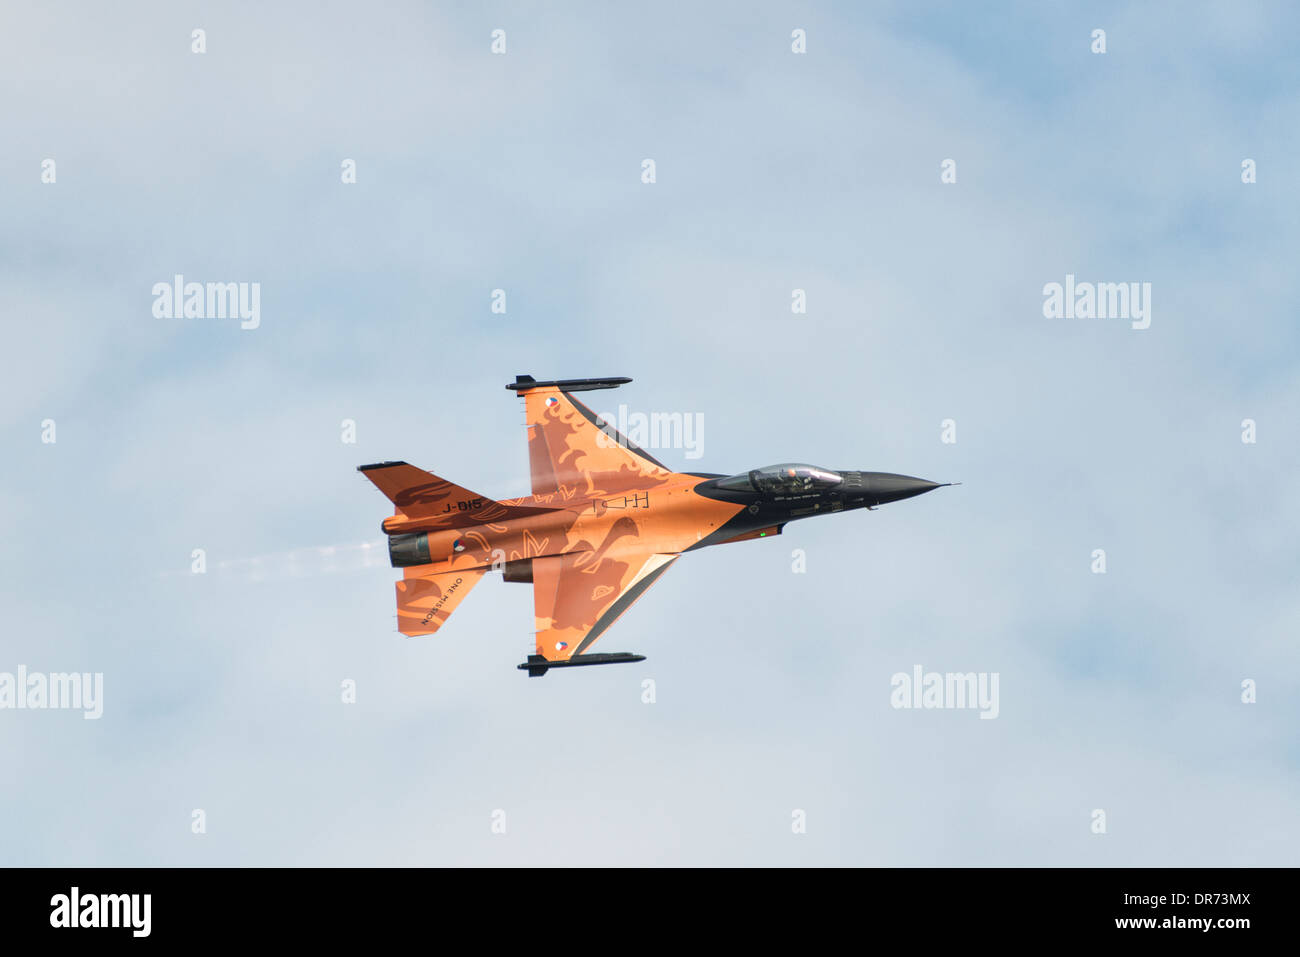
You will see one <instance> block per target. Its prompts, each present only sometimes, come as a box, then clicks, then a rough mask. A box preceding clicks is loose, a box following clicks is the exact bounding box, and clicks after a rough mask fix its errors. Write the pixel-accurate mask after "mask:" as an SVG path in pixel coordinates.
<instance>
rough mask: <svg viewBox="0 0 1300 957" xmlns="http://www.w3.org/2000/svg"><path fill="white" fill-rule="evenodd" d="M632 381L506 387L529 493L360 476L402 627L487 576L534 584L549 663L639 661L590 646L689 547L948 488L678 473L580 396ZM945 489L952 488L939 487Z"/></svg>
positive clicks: (813, 474)
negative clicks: (379, 495)
mask: <svg viewBox="0 0 1300 957" xmlns="http://www.w3.org/2000/svg"><path fill="white" fill-rule="evenodd" d="M631 381H632V380H631V379H628V378H613V379H566V380H560V381H552V382H538V381H536V380H535V379H533V378H532V377H531V376H524V375H521V376H518V377H516V379H515V381H514V382H512V383H511V384H510V385H508V386H506V388H507V389H512V390H514V391H515V392H516V393H517V394H518V395H519V396H520V397H521V398H522V399H523V400H524V406H525V409H526V413H527V421H528V462H529V466H530V468H531V471H532V481H533V494H532V495H526V496H524V497H522V498H516V499H505V500H502V501H499V502H498V501H494V500H493V499H490V498H488V497H486V496H484V495H479V494H477V493H475V492H471V491H470V490H469V489H466V488H462V487H461V486H459V485H453V484H452V483H451V482H448V481H447V480H446V479H443V478H439V477H438V476H436V475H433V474H431V473H429V472H424V471H421V470H420V469H417V468H415V467H414V466H412V465H407V464H406V463H405V462H381V463H378V464H376V465H363V466H361V467H360V469H359V471H360V472H362V473H363V474H364V475H365V477H366V478H368V479H370V481H371V482H373V483H374V484H375V485H376V486H377V487H378V489H379V490H380V491H381V492H383V493H384V494H385V495H387V496H388V498H389V499H391V500H392V502H393V505H394V506H395V511H394V513H393V515H392V516H391V517H390V518H387V519H385V520H384V522H383V529H384V532H385V533H386V534H387V535H388V553H389V556H390V558H391V559H392V563H393V567H394V568H402V569H404V570H405V571H404V573H403V575H404V577H403V578H402V580H401V581H399V582H398V583H397V623H398V630H399V631H401V633H402V634H404V635H411V636H417V635H432V634H433V633H434V632H436V631H437V630H438V629H439V628H441V627H442V626H443V624H444V623H445V622H446V621H447V619H448V617H450V615H451V613H452V612H453V611H455V610H456V606H457V605H459V604H460V603H461V601H462V600H463V599H464V598H465V596H466V595H467V594H469V591H470V589H471V588H473V587H474V586H475V585H476V584H478V582H479V580H480V579H481V578H482V577H483V576H484V575H485V574H487V573H488V572H489V571H494V570H500V571H501V572H502V573H503V576H504V578H505V580H506V581H508V582H530V583H532V586H533V603H534V609H535V612H536V618H537V622H536V627H537V651H536V654H532V655H529V656H528V661H526V662H525V663H524V664H521V665H519V668H520V669H521V670H524V671H527V672H528V674H529V675H531V676H538V675H544V674H545V673H546V672H547V670H548V669H551V668H560V667H572V666H575V665H602V664H614V663H618V662H628V661H644V660H645V659H644V657H643V656H641V655H633V654H629V653H627V652H616V653H612V654H597V653H593V652H592V651H591V647H592V645H593V644H595V642H596V640H597V639H598V638H600V637H601V635H603V634H604V633H605V631H606V629H608V628H609V626H610V625H612V624H613V623H614V622H615V621H616V620H617V619H618V617H619V616H620V615H622V614H623V612H625V611H627V610H628V608H630V607H631V605H632V603H633V602H635V601H636V600H637V599H638V598H640V597H641V595H642V594H644V592H645V591H646V589H647V588H649V587H650V586H651V585H653V584H654V583H655V582H656V581H657V580H658V578H659V576H660V575H662V574H663V573H664V572H665V571H667V570H668V566H669V565H671V564H672V563H673V562H675V561H676V560H677V559H678V558H679V557H680V556H681V554H682V553H683V552H689V551H692V550H693V549H696V548H703V547H704V546H706V545H721V544H724V543H727V542H743V541H747V540H749V539H752V538H765V537H767V536H770V535H779V534H781V530H782V529H783V528H784V527H785V525H786V523H787V522H790V521H793V520H795V519H799V518H809V517H810V516H813V515H824V514H828V513H833V512H846V511H849V510H850V509H857V508H875V507H876V506H877V505H882V504H884V503H886V502H896V501H899V500H900V499H905V498H911V497H912V496H913V495H920V494H921V493H922V492H928V491H930V490H931V489H934V488H939V487H940V483H937V482H927V481H926V480H925V479H918V478H911V477H910V476H906V475H895V474H893V473H889V472H846V471H833V470H831V469H823V468H817V467H815V466H811V465H797V464H785V465H774V466H771V467H769V468H761V469H754V470H752V471H749V472H742V473H741V474H739V475H731V476H726V475H720V474H712V473H702V472H675V471H673V470H672V469H670V468H669V467H668V466H666V465H664V464H663V463H662V462H660V461H659V460H658V459H656V458H655V457H654V456H652V455H650V454H649V453H648V452H646V451H645V450H644V449H641V448H638V447H637V446H636V445H634V444H633V443H632V442H630V441H629V440H628V439H627V438H626V437H625V436H623V435H622V434H621V433H619V432H618V431H617V430H615V429H614V428H613V427H612V426H610V425H608V424H607V423H605V422H604V420H602V419H601V418H599V417H598V416H597V415H596V414H595V413H593V412H592V411H591V410H590V409H588V408H587V407H586V406H585V405H583V404H582V403H581V402H579V401H578V400H577V399H576V398H574V395H573V394H574V393H575V392H585V391H589V390H592V389H614V388H617V387H618V386H620V385H623V384H624V383H627V382H631ZM943 484H949V483H943Z"/></svg>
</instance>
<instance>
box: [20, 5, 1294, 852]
mask: <svg viewBox="0 0 1300 957" xmlns="http://www.w3.org/2000/svg"><path fill="white" fill-rule="evenodd" d="M134 9H135V12H134V13H133V14H132V16H131V18H130V19H122V18H121V12H120V11H117V10H114V9H110V8H104V7H100V6H96V5H89V4H86V5H81V6H77V5H62V6H58V7H55V8H37V7H29V8H24V9H21V10H18V9H11V10H7V11H6V13H5V14H4V17H5V22H4V29H3V30H0V82H2V83H3V89H4V90H5V92H6V95H5V96H4V97H3V104H4V105H3V107H2V109H3V119H4V128H5V131H6V135H5V138H4V145H3V147H0V183H2V184H3V193H2V194H0V204H2V207H3V212H4V216H3V227H0V280H2V281H0V317H2V318H3V322H4V331H5V338H6V344H7V348H6V349H4V350H3V351H2V352H0V373H2V374H0V394H2V395H3V402H0V441H3V447H4V449H5V453H6V458H5V461H6V464H7V466H8V467H7V468H6V469H5V470H4V474H3V476H2V477H0V504H2V505H3V507H2V508H0V533H3V535H4V537H5V539H6V540H7V541H8V542H9V543H10V547H9V548H7V549H4V550H3V551H0V582H2V584H0V595H3V607H4V610H5V616H4V621H5V628H4V631H3V637H0V671H14V670H15V669H16V668H17V667H18V666H19V665H26V666H27V667H28V668H29V669H31V670H42V671H50V672H53V671H65V670H78V671H101V672H103V673H104V687H105V690H104V695H105V703H104V716H103V718H102V719H100V720H98V721H84V720H82V718H81V717H80V715H78V714H75V713H68V712H55V711H50V712H43V713H41V712H16V711H0V761H3V763H4V766H5V767H7V768H13V769H16V771H15V773H14V780H15V782H18V786H16V787H10V788H6V789H5V790H4V793H3V795H0V819H3V820H4V821H5V822H6V824H5V825H4V826H3V827H0V861H3V862H4V863H10V864H99V865H112V864H131V865H134V864H181V865H184V864H294V863H305V864H354V863H355V864H506V863H511V864H550V863H559V864H587V863H592V864H896V865H931V864H955V865H980V864H993V865H1006V864H1050V865H1064V864H1083V865H1103V864H1118V865H1159V864H1174V865H1192V864H1229V865H1248V864H1287V865H1293V864H1295V863H1296V860H1297V850H1298V848H1300V835H1297V832H1296V826H1295V821H1296V820H1297V814H1296V812H1297V809H1298V808H1297V797H1298V795H1300V753H1298V751H1297V747H1296V744H1295V740H1296V738H1295V735H1294V728H1295V727H1296V725H1297V720H1298V719H1300V709H1298V708H1297V705H1296V701H1297V697H1296V695H1297V691H1298V690H1300V689H1298V687H1297V675H1296V657H1297V656H1296V646H1295V636H1296V635H1297V631H1298V628H1300V592H1298V591H1297V589H1296V587H1295V583H1296V581H1297V580H1300V561H1298V560H1297V548H1296V541H1297V536H1296V528H1297V524H1300V492H1297V490H1296V485H1295V482H1294V476H1295V474H1296V470H1297V467H1298V466H1300V454H1298V450H1300V443H1297V441H1296V433H1297V421H1300V377H1298V376H1297V375H1296V356H1297V350H1298V347H1300V343H1298V341H1297V336H1298V334H1297V331H1296V323H1295V309H1296V302H1297V292H1298V291H1300V290H1298V289H1297V279H1296V276H1295V270H1294V268H1293V264H1294V262H1295V261H1296V258H1297V253H1300V242H1298V239H1300V237H1298V236H1297V231H1296V230H1297V227H1296V225H1295V224H1296V222H1297V221H1300V220H1298V219H1297V216H1296V212H1297V209H1296V207H1297V192H1296V189H1295V185H1294V182H1295V181H1294V174H1293V172H1292V170H1291V166H1293V165H1294V164H1293V160H1294V157H1295V156H1296V155H1300V142H1297V133H1296V130H1295V125H1294V123H1292V122H1291V121H1290V118H1291V117H1294V116H1295V115H1296V109H1297V106H1298V105H1300V103H1298V96H1297V75H1296V74H1297V70H1298V69H1300V66H1298V65H1297V62H1296V60H1295V57H1294V55H1293V53H1294V51H1293V49H1292V44H1291V42H1290V38H1291V37H1293V36H1295V34H1296V28H1297V23H1296V14H1295V12H1294V11H1293V10H1291V9H1290V8H1288V7H1285V6H1284V5H1281V4H1259V5H1252V4H1233V5H1212V4H1205V5H1196V4H1177V5H1174V4H1144V5H1140V6H1136V7H1130V6H1127V5H1124V6H1121V5H1114V6H1109V5H1102V6H1100V7H1091V8H1089V9H1087V10H1084V9H1082V8H1077V9H1076V8H1073V7H1069V6H1066V5H1043V4H1037V3H1026V4H1011V5H1006V6H1004V7H1001V8H999V9H998V10H997V11H996V12H988V11H986V10H984V9H976V8H974V6H973V5H956V4H954V5H951V6H947V5H935V6H927V5H915V4H901V3H900V4H881V5H873V6H871V7H870V8H864V7H863V6H860V5H850V4H844V5H829V4H826V5H818V4H757V5H755V4H717V5H698V4H694V5H685V4H683V5H673V4H666V5H659V6H656V7H655V8H653V9H646V8H635V9H633V8H628V9H626V10H613V9H610V8H609V7H608V6H607V5H598V4H590V5H568V6H563V7H561V6H550V7H545V8H543V7H540V6H538V5H533V4H485V5H480V6H475V7H473V8H467V7H462V6H459V5H441V6H439V5H430V4H396V5H393V6H392V7H391V9H390V10H389V11H388V12H387V13H386V14H385V15H384V16H383V17H377V16H375V15H374V14H373V13H371V12H369V11H366V10H361V9H358V8H357V7H355V6H353V5H342V4H310V5H296V4H284V5H277V6H276V8H275V9H266V8H265V6H264V5H257V4H234V5H223V6H221V7H212V6H209V5H205V4H183V3H182V4H161V3H160V4H155V5H142V6H139V7H136V8H134ZM196 27H202V28H203V29H205V30H206V31H207V52H206V53H204V54H202V55H196V54H193V53H191V52H190V32H191V30H192V29H194V28H196ZM497 28H500V29H504V30H505V31H506V35H507V53H506V55H504V56H494V55H492V54H491V53H490V50H489V46H490V40H491V38H490V34H491V31H492V30H494V29H497ZM795 28H803V29H805V30H806V31H807V36H808V52H807V54H806V55H802V56H797V55H794V54H792V53H791V52H790V33H791V31H792V30H793V29H795ZM1095 28H1103V29H1105V30H1106V32H1107V47H1108V50H1107V53H1106V54H1104V55H1094V54H1092V53H1090V52H1089V45H1090V34H1091V32H1092V30H1093V29H1095ZM647 157H649V158H653V159H654V160H655V161H656V167H657V182H656V183H654V184H653V185H646V184H643V183H642V182H641V181H640V172H641V163H642V160H643V159H645V158H647ZM46 158H53V159H54V160H55V161H56V163H57V182H56V183H54V184H45V183H42V182H41V179H40V171H41V162H42V160H44V159H46ZM344 158H353V159H355V160H356V162H357V169H358V181H357V183H356V184H354V185H344V184H342V183H341V182H340V175H339V173H340V163H341V162H342V160H343V159H344ZM946 158H953V159H955V160H956V162H957V171H958V177H957V182H956V183H955V184H951V185H944V184H941V183H940V177H939V172H940V163H941V162H942V161H943V160H944V159H946ZM1245 158H1253V159H1254V160H1255V161H1256V162H1257V164H1258V182H1257V183H1255V184H1252V185H1245V184H1243V183H1242V182H1241V177H1240V169H1241V162H1242V160H1243V159H1245ZM176 273H181V274H184V275H185V276H186V277H188V278H191V279H196V280H199V281H247V282H260V283H261V288H262V314H261V325H260V327H259V328H258V329H256V330H250V331H241V330H240V329H239V328H238V327H237V324H235V323H233V322H223V321H220V320H192V321H184V320H163V319H156V318H154V316H153V315H152V313H151V305H152V296H151V293H150V289H151V287H152V285H153V284H154V283H155V282H159V281H167V280H169V279H170V277H172V276H173V275H174V274H176ZM1067 273H1069V274H1074V275H1076V276H1078V277H1079V278H1080V279H1081V280H1091V281H1100V282H1130V281H1134V282H1150V283H1151V284H1152V289H1153V293H1152V302H1153V315H1152V323H1151V327H1150V328H1149V329H1146V330H1142V331H1137V330H1132V329H1130V328H1129V325H1128V323H1127V322H1123V321H1113V320H1049V319H1045V318H1044V317H1043V313H1042V289H1043V286H1044V284H1046V283H1050V282H1061V281H1063V279H1064V277H1065V275H1066V274H1067ZM494 288H504V289H505V290H506V291H507V295H508V311H507V313H506V314H505V315H493V314H492V313H491V312H490V311H489V302H490V298H489V297H490V293H491V290H493V289H494ZM794 288H802V289H805V290H807V293H808V302H809V308H808V314H807V315H804V316H794V315H791V314H790V312H789V303H790V291H791V290H792V289H794ZM524 372H526V373H530V374H532V375H534V376H537V377H538V378H549V377H585V376H601V375H628V376H632V377H633V378H634V379H635V382H634V383H633V384H631V385H630V386H627V387H625V388H624V389H622V390H620V391H619V392H618V393H605V394H597V395H599V397H600V398H601V399H604V400H607V401H606V402H605V404H604V405H600V408H602V409H605V408H610V409H612V408H614V407H616V405H617V403H620V402H622V403H627V404H628V405H629V407H630V408H631V409H633V410H642V411H646V412H650V411H683V412H690V413H695V414H699V415H700V416H702V418H703V422H704V426H705V432H704V436H705V442H704V447H703V452H704V454H703V457H702V458H700V459H692V460H688V459H686V458H685V455H684V453H683V452H682V451H681V450H673V449H665V450H655V454H656V455H658V456H659V457H660V458H662V459H663V460H664V461H665V462H666V463H668V464H669V465H672V466H675V467H678V468H682V469H690V470H708V471H716V472H728V473H730V472H736V471H740V470H743V469H746V468H750V467H755V466H759V465H764V464H768V463H770V462H777V461H790V460H793V461H810V462H814V463H817V464H820V465H825V466H828V467H832V468H862V469H872V470H882V471H899V472H904V473H908V474H914V475H922V476H925V477H927V478H932V479H935V480H940V481H962V482H963V483H964V484H963V485H962V486H961V487H960V488H957V489H945V490H942V491H940V492H936V493H934V494H931V495H927V496H925V497H923V498H918V499H915V500H912V501H908V502H904V503H899V504H897V505H894V506H890V507H885V508H881V509H880V510H878V511H876V512H874V513H870V514H867V513H853V514H850V515H844V516H839V517H836V518H832V519H822V520H818V521H815V522H803V523H799V524H797V525H793V526H791V527H790V528H788V529H787V531H786V533H785V534H784V535H783V536H781V537H780V538H777V539H775V540H769V541H760V542H750V543H744V544H738V545H734V546H728V547H727V548H726V549H725V550H724V549H708V550H704V551H701V552H697V553H692V554H691V555H689V556H687V557H686V558H685V559H684V560H682V561H680V562H678V563H677V564H676V565H675V566H674V567H673V568H672V569H671V571H670V572H669V573H668V574H666V575H665V576H664V577H663V579H662V580H661V581H660V582H659V583H658V584H657V585H656V586H655V587H654V589H652V590H651V592H650V593H648V594H647V596H646V597H645V598H644V600H642V601H641V602H640V603H638V605H637V606H636V607H635V608H634V609H633V610H632V611H631V612H629V613H628V614H627V615H626V616H625V617H624V618H623V619H622V620H621V621H620V622H619V623H618V625H617V626H616V628H614V629H613V630H611V631H610V633H609V634H608V635H606V636H605V638H603V639H602V642H601V645H602V650H606V651H617V650H631V651H637V652H641V653H643V654H646V655H647V656H648V660H647V661H646V662H645V663H644V664H643V665H638V666H635V667H628V668H623V667H618V668H608V669H585V670H582V671H577V672H572V673H561V674H554V675H550V676H548V677H547V678H545V679H543V680H529V679H527V678H525V677H523V676H522V675H521V674H520V673H518V672H517V671H515V669H514V667H513V666H514V665H515V664H516V663H517V662H519V661H522V660H523V657H524V656H525V655H526V654H527V652H528V650H529V646H530V643H531V637H532V636H531V631H532V599H531V594H530V590H529V589H528V588H525V587H520V586H514V585H507V584H503V583H502V582H500V581H499V580H494V579H490V578H489V579H487V580H485V581H484V582H483V583H482V584H481V585H480V586H479V588H478V589H477V590H476V591H475V592H474V593H473V594H472V595H470V596H469V597H468V598H467V599H466V600H465V602H464V604H463V605H462V606H461V607H460V608H459V609H458V610H457V612H456V615H455V617H454V618H453V619H452V620H451V623H450V624H449V625H448V626H447V628H446V629H444V631H443V632H442V633H441V634H440V635H439V636H438V637H436V638H434V639H431V640H428V641H410V640H406V639H403V638H402V637H401V636H399V635H398V634H396V632H395V631H394V627H395V625H394V621H393V608H392V599H393V592H392V581H393V580H394V579H395V578H396V577H397V573H396V572H394V571H393V570H392V569H390V568H388V567H387V566H386V563H385V562H382V561H381V562H377V563H370V564H367V563H366V562H365V561H364V560H363V559H362V556H363V554H364V552H363V551H362V549H361V546H362V545H363V544H364V543H367V542H378V540H379V534H378V529H377V526H378V523H379V521H380V519H381V518H382V517H383V515H384V514H385V511H386V509H385V505H386V503H385V502H384V500H383V499H382V497H381V496H379V495H378V493H377V492H375V491H374V490H373V489H372V488H371V487H370V486H369V485H368V484H367V483H366V482H365V481H364V480H363V479H362V478H361V477H360V476H359V475H358V474H357V473H356V472H355V471H354V469H355V466H356V465H358V464H361V463H365V462H372V461H379V460H384V459H404V460H407V461H410V462H412V463H413V464H416V465H418V466H421V467H423V468H427V469H430V470H432V471H434V472H436V473H438V474H440V475H444V476H446V477H448V478H450V479H452V480H453V481H457V482H460V483H462V484H464V485H466V486H468V487H470V488H474V489H476V490H480V491H483V492H485V493H487V494H491V495H494V496H501V497H504V496H513V495H518V494H523V493H525V492H526V491H527V488H528V475H527V466H526V461H527V459H526V454H525V450H524V441H523V432H522V428H521V427H520V426H521V422H522V413H521V410H520V408H519V405H520V403H519V402H518V400H516V399H514V398H513V397H511V396H510V394H509V393H507V392H506V391H505V390H504V389H503V388H502V386H503V385H504V384H505V383H506V382H508V381H511V380H512V379H513V377H514V376H515V374H517V373H524ZM949 418H951V419H954V420H955V421H956V423H957V435H958V441H957V442H956V443H955V444H944V443H942V442H941V441H940V423H941V422H942V421H943V420H945V419H949ZM1246 418H1251V419H1254V420H1255V421H1256V423H1257V427H1258V441H1257V442H1256V443H1255V444H1243V443H1242V441H1241V422H1242V420H1243V419H1246ZM45 419H53V420H55V422H56V423H57V442H56V443H54V444H52V445H51V444H44V443H42V442H41V423H42V421H43V420H45ZM344 419H351V420H354V421H355V422H356V423H357V442H356V443H355V444H344V443H343V442H341V441H340V423H341V421H342V420H344ZM330 546H335V547H337V549H338V550H337V551H336V552H335V553H334V555H332V556H331V555H327V554H323V553H322V552H321V551H320V549H322V548H326V547H330ZM195 548H203V549H205V550H206V552H207V555H208V561H209V572H208V574H206V575H202V576H195V575H190V574H189V567H190V554H191V551H192V550H193V549H195ZM796 548H798V549H803V551H804V552H805V556H806V561H807V572H806V573H804V574H795V573H793V572H792V570H791V567H792V550H793V549H796ZM1097 548H1103V549H1105V550H1106V554H1107V563H1108V568H1107V573H1106V574H1105V575H1094V574H1092V573H1091V571H1090V563H1091V555H1092V552H1093V550H1094V549H1097ZM258 556H263V561H262V562H261V564H260V565H257V566H254V565H253V564H252V563H250V562H249V561H248V560H249V559H252V558H254V557H258ZM223 563H224V564H223ZM916 664H921V665H923V666H924V667H925V668H927V669H930V670H938V671H963V672H964V671H984V672H997V673H999V675H1000V678H1001V680H1000V688H1001V707H1000V714H999V717H998V718H997V719H996V720H991V721H984V720H979V719H978V717H977V715H976V714H974V713H972V712H969V711H956V710H952V711H935V712H925V711H899V710H894V709H892V708H891V707H890V704H889V697H890V684H889V682H890V676H891V675H893V674H894V673H896V672H900V671H902V672H908V671H910V670H911V669H912V667H913V666H914V665H916ZM646 678H651V679H653V680H654V681H655V686H656V702H655V703H654V704H650V705H647V704H643V703H642V700H641V696H642V681H643V680H644V679H646ZM1248 678H1249V679H1254V680H1255V681H1257V683H1258V689H1259V690H1258V701H1257V703H1255V704H1253V705H1246V704H1243V703H1241V702H1240V700H1239V698H1240V693H1241V692H1240V687H1241V682H1242V681H1243V680H1244V679H1248ZM345 679H351V680H354V681H355V682H356V685H357V702H356V703H355V704H351V705H344V704H342V703H341V702H340V694H339V688H340V683H341V682H342V681H343V680H345ZM195 808H202V809H203V810H204V811H205V812H206V815H207V833H205V834H202V835H196V834H193V833H192V832H191V828H190V823H191V812H192V810H193V809H195ZM497 809H501V810H504V811H505V812H506V815H507V821H508V826H507V832H506V833H505V834H493V833H492V832H491V829H490V823H491V815H492V812H493V811H495V810H497ZM793 809H802V810H805V811H806V813H807V821H808V826H807V833H806V834H798V835H796V834H792V833H791V827H790V822H791V813H792V810H793ZM1094 809H1104V810H1105V811H1106V815H1107V821H1108V828H1107V833H1106V834H1104V835H1098V834H1094V833H1092V831H1091V830H1090V822H1091V818H1090V815H1091V813H1092V811H1093V810H1094Z"/></svg>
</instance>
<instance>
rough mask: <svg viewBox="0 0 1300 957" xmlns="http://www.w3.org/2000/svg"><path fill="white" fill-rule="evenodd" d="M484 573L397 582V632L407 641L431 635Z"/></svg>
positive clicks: (480, 570) (445, 574)
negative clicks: (407, 639) (404, 636)
mask: <svg viewBox="0 0 1300 957" xmlns="http://www.w3.org/2000/svg"><path fill="white" fill-rule="evenodd" d="M486 573H487V569H486V568H471V569H468V570H467V571H459V572H442V573H440V574H437V575H421V576H415V577H411V578H403V579H402V580H401V581H399V582H398V583H397V630H398V631H400V632H401V633H402V634H404V635H406V636H407V637H409V638H415V637H418V636H420V635H432V634H433V633H434V632H435V631H437V630H438V629H439V628H441V627H442V623H443V622H444V621H446V620H447V619H448V618H449V617H451V613H452V612H453V611H455V610H456V606H457V605H459V604H460V603H461V600H462V599H463V598H464V597H465V596H466V595H468V594H469V590H470V589H471V588H473V587H474V586H475V585H477V584H478V582H479V579H480V578H482V577H483V576H484V574H486Z"/></svg>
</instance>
